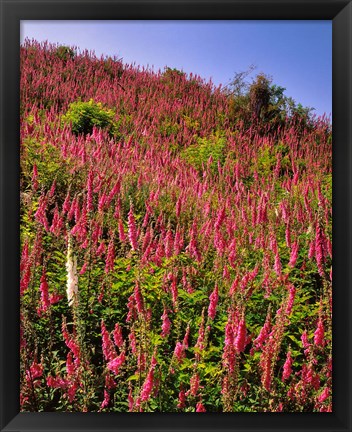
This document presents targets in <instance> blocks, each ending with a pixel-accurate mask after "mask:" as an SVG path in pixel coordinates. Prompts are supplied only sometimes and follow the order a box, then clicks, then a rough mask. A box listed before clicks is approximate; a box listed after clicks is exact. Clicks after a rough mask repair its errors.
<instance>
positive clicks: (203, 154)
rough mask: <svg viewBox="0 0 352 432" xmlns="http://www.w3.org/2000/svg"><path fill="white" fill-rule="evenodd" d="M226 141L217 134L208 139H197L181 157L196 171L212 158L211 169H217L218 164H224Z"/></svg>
mask: <svg viewBox="0 0 352 432" xmlns="http://www.w3.org/2000/svg"><path fill="white" fill-rule="evenodd" d="M225 149H226V139H225V138H224V137H222V136H220V135H219V134H215V135H211V136H210V137H209V138H199V139H198V141H197V143H196V144H194V145H191V146H189V147H187V148H186V149H185V150H184V151H183V152H182V157H183V159H185V160H186V161H187V162H189V163H190V164H191V165H193V166H194V167H196V168H197V169H198V170H201V169H202V166H203V165H206V164H207V163H208V161H209V158H210V157H211V158H212V162H211V168H212V169H213V170H216V169H217V166H218V162H220V164H221V165H223V164H224V162H225V159H226V151H225Z"/></svg>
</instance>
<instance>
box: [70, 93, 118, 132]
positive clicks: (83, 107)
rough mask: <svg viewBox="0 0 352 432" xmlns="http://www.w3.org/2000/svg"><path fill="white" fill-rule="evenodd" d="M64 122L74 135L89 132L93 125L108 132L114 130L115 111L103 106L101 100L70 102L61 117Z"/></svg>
mask: <svg viewBox="0 0 352 432" xmlns="http://www.w3.org/2000/svg"><path fill="white" fill-rule="evenodd" d="M62 119H63V121H64V122H65V123H69V124H70V126H71V130H72V132H73V133H74V134H75V135H79V134H84V135H86V134H91V133H92V131H93V127H96V128H99V129H106V130H107V131H109V132H110V133H113V131H114V119H115V112H114V111H113V110H112V109H108V108H104V107H103V105H102V103H101V102H94V101H93V99H90V100H89V101H88V102H82V101H77V102H73V103H71V104H70V106H69V109H68V111H67V112H66V114H65V115H64V116H63V117H62Z"/></svg>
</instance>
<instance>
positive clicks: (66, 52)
mask: <svg viewBox="0 0 352 432" xmlns="http://www.w3.org/2000/svg"><path fill="white" fill-rule="evenodd" d="M56 55H57V56H58V57H59V59H61V60H63V61H65V62H66V61H67V60H73V59H74V58H75V52H74V51H73V49H72V48H70V47H68V46H64V45H61V46H59V47H58V48H57V50H56Z"/></svg>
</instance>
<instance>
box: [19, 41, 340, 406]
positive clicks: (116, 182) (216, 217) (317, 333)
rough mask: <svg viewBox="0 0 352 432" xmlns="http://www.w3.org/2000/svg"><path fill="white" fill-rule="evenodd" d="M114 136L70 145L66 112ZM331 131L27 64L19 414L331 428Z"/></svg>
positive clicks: (83, 63)
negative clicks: (75, 106) (199, 418)
mask: <svg viewBox="0 0 352 432" xmlns="http://www.w3.org/2000/svg"><path fill="white" fill-rule="evenodd" d="M80 99H81V100H82V101H89V100H93V101H95V102H97V103H98V102H100V103H101V104H102V106H104V107H106V108H107V109H111V110H113V112H114V115H115V128H114V133H113V134H111V133H108V131H106V130H104V129H100V128H97V127H94V128H93V129H92V131H91V132H90V133H86V134H74V133H72V130H71V126H70V124H69V123H67V122H65V121H63V119H64V115H65V114H66V113H67V111H68V110H69V107H70V104H71V103H72V102H76V101H77V100H80ZM331 153H332V150H331V131H330V127H329V124H328V122H327V121H326V120H325V119H324V118H318V119H315V120H314V126H313V127H305V126H302V125H300V124H297V123H294V122H293V121H290V120H289V119H288V120H287V122H286V124H285V125H284V126H283V127H281V128H279V129H277V130H276V131H274V132H273V131H270V133H269V132H267V133H266V127H265V125H259V124H256V123H253V124H252V126H251V127H250V128H247V127H245V126H244V124H241V122H237V123H236V125H234V123H233V122H232V121H231V115H230V111H229V103H228V97H227V96H226V95H225V93H224V92H222V90H221V88H215V87H214V86H213V85H212V83H207V82H204V81H203V80H202V79H201V78H200V77H198V76H186V75H185V74H182V73H179V72H177V71H172V70H167V71H165V72H163V73H162V72H157V73H156V72H152V71H149V70H144V69H138V68H136V67H135V66H130V65H125V64H123V63H122V62H121V61H120V60H118V59H106V58H104V59H103V58H101V59H98V58H96V57H95V56H94V55H93V54H92V53H88V52H83V53H79V54H76V55H75V56H72V57H71V56H67V57H63V56H61V57H60V56H59V55H58V53H57V47H55V46H52V45H48V44H41V45H40V44H38V43H36V42H35V41H32V42H29V41H27V42H26V43H25V44H24V45H23V46H22V47H21V249H22V255H21V267H20V269H21V286H20V294H21V407H22V408H21V409H22V410H24V411H54V410H55V411H57V410H62V411H116V412H123V411H139V412H140V411H162V412H194V411H196V412H204V411H209V412H214V411H215V412H222V411H290V412H294V411H331V409H332V402H331V400H332V395H331V389H332V370H331V365H332V357H331V355H332V352H331V318H332V310H331V306H332V290H331V289H332V286H331V285H332V270H331V262H332V245H331Z"/></svg>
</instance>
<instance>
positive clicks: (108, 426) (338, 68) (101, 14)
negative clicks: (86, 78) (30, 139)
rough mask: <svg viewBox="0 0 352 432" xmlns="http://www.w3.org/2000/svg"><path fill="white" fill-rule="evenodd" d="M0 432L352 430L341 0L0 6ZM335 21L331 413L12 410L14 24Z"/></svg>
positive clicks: (14, 2)
mask: <svg viewBox="0 0 352 432" xmlns="http://www.w3.org/2000/svg"><path fill="white" fill-rule="evenodd" d="M0 17H1V90H0V95H1V107H0V113H1V124H0V134H1V147H0V148H1V153H0V163H1V171H0V172H1V189H0V190H1V196H0V205H1V207H0V208H1V211H0V239H1V248H0V277H1V302H0V305H1V314H0V324H1V333H0V343H1V349H0V362H1V363H0V373H1V375H0V377H1V383H0V414H1V418H0V429H1V431H4V432H5V431H6V432H18V431H83V430H84V431H119V432H122V431H130V432H132V431H144V432H147V431H170V432H171V431H172V432H176V431H185V432H186V431H201V430H202V431H222V430H223V431H225V430H226V431H229V430H234V431H247V432H252V431H264V430H265V431H269V430H270V431H276V430H277V431H279V430H280V431H292V432H293V431H313V430H314V431H318V430H319V431H334V432H345V431H346V432H347V431H351V430H352V428H351V407H352V394H351V388H352V386H351V376H352V374H351V364H352V355H351V347H352V344H351V336H352V332H351V330H352V319H351V316H352V314H351V313H349V312H350V311H352V304H351V298H352V297H351V293H350V288H351V271H352V261H351V216H352V214H351V204H352V201H351V191H352V189H351V176H352V163H351V136H352V134H351V118H352V111H351V99H352V97H351V96H352V93H351V83H352V76H351V68H352V43H351V42H352V4H351V1H346V0H306V1H304V0H288V1H286V0H270V1H267V0H219V1H216V0H199V1H196V0H189V1H186V0H179V1H175V0H174V1H163V0H159V1H156V0H154V1H151V0H145V1H141V0H128V1H127V0H125V1H118V0H102V1H99V0H72V1H71V0H61V1H58V0H54V1H50V0H37V1H35V0H0ZM53 19H55V20H63V19H65V20H68V19H72V20H74V19H75V20H90V19H94V20H102V19H136V20H142V19H189V20H196V19H204V20H207V19H217V20H221V19H226V20H229V19H260V20H265V19H274V20H278V19H280V20H282V19H284V20H287V19H289V20H298V19H299V20H301V19H309V20H332V26H333V112H332V121H333V216H334V218H333V255H334V259H333V267H334V280H333V286H334V297H333V412H332V413H293V414H287V413H231V414H211V413H204V414H202V415H201V414H196V413H194V414H191V413H189V414H171V413H170V414H168V413H164V414H150V413H145V414H140V413H126V414H109V413H19V337H18V335H19V295H18V292H19V255H20V253H19V252H20V244H19V223H20V219H19V47H20V21H21V20H53Z"/></svg>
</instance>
